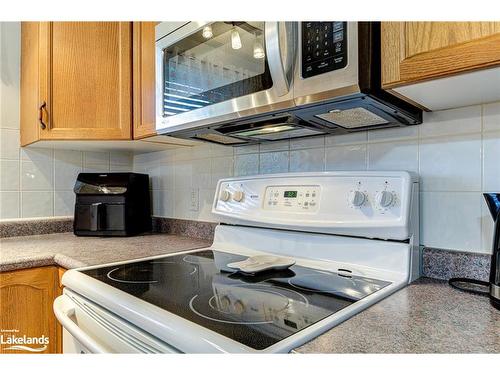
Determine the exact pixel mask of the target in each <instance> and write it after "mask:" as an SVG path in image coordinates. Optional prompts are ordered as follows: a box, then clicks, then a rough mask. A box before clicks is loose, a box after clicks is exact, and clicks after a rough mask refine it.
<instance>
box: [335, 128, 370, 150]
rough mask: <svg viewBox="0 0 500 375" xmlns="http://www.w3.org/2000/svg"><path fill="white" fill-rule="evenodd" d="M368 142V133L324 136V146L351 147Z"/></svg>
mask: <svg viewBox="0 0 500 375" xmlns="http://www.w3.org/2000/svg"><path fill="white" fill-rule="evenodd" d="M367 140H368V133H367V132H365V131H361V132H355V133H349V134H342V135H327V136H325V146H326V147H330V146H341V145H352V144H359V143H366V141H367Z"/></svg>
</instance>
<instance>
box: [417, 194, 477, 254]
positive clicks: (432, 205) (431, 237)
mask: <svg viewBox="0 0 500 375" xmlns="http://www.w3.org/2000/svg"><path fill="white" fill-rule="evenodd" d="M481 199H483V198H482V196H481V193H479V192H478V193H463V192H422V193H420V243H421V244H422V245H424V246H428V247H436V248H442V249H453V250H462V251H476V252H477V251H481V221H482V220H481V219H482V212H481Z"/></svg>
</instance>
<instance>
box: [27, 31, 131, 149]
mask: <svg viewBox="0 0 500 375" xmlns="http://www.w3.org/2000/svg"><path fill="white" fill-rule="evenodd" d="M21 54H22V56H21V60H22V63H21V75H22V78H21V81H22V83H21V108H22V111H21V138H22V145H26V144H28V143H31V142H34V141H37V140H128V139H131V138H132V24H131V23H130V22H28V23H23V27H22V52H21ZM35 67H36V68H35ZM33 93H37V100H36V101H35V100H33V98H32V96H33V95H34V94H33ZM23 133H25V134H24V135H23Z"/></svg>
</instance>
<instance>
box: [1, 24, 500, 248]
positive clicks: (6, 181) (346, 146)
mask: <svg viewBox="0 0 500 375" xmlns="http://www.w3.org/2000/svg"><path fill="white" fill-rule="evenodd" d="M19 29H20V24H19V23H0V43H1V44H0V219H11V218H25V217H40V216H61V215H71V214H72V211H73V204H74V194H73V193H72V188H73V184H74V180H75V177H76V175H77V174H78V172H80V171H92V172H107V171H127V170H131V169H132V168H133V169H135V170H136V171H138V172H144V173H149V174H150V176H151V189H152V197H153V213H154V214H155V215H157V216H162V217H169V218H177V219H191V220H202V221H215V218H214V217H213V216H212V215H211V204H212V200H213V196H214V193H215V186H216V183H217V180H218V179H220V178H223V177H230V176H243V175H252V174H260V173H277V172H288V171H325V170H326V171H328V170H376V169H379V170H409V171H414V172H417V173H418V174H419V175H420V177H421V186H420V188H421V192H420V209H421V212H420V217H421V223H420V228H421V229H420V230H421V233H420V239H421V244H422V245H424V246H427V247H432V248H445V249H453V250H462V251H474V252H483V253H489V252H490V251H491V250H490V247H491V241H492V236H493V234H492V228H493V223H492V220H491V218H490V216H489V213H488V210H487V207H486V205H485V203H484V202H483V198H482V195H481V193H482V192H485V191H489V192H492V191H500V103H492V104H486V105H482V106H472V107H466V108H458V109H452V110H447V111H440V112H433V113H425V114H424V123H423V124H422V125H420V126H413V127H406V128H394V129H386V130H374V131H369V132H358V133H353V134H349V135H344V136H335V137H330V136H328V137H315V138H305V139H298V140H291V141H286V142H278V143H270V144H263V145H260V146H245V147H237V148H231V147H222V146H217V145H210V144H200V145H199V146H196V147H187V148H179V149H171V150H166V151H160V152H154V153H147V154H137V155H132V154H130V153H123V152H113V153H108V152H83V151H74V150H68V151H66V150H59V149H57V150H53V149H36V148H24V149H20V147H19V78H20V77H19V73H20V72H19V71H20V39H19V38H20V30H19ZM7 35H8V37H7ZM6 51H8V52H9V53H7V52H6ZM193 195H194V197H195V198H198V199H195V201H194V202H193V199H192V196H193Z"/></svg>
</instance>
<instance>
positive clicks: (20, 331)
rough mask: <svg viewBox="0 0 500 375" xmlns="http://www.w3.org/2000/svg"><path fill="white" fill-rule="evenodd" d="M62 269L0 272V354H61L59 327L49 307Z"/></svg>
mask: <svg viewBox="0 0 500 375" xmlns="http://www.w3.org/2000/svg"><path fill="white" fill-rule="evenodd" d="M63 271H64V270H63V269H61V268H59V267H56V266H47V267H38V268H31V269H23V270H16V271H9V272H1V273H0V353H5V354H8V353H9V354H14V353H44V354H54V353H61V352H62V328H61V326H60V325H59V323H58V322H57V319H56V317H55V315H54V312H53V309H52V304H53V302H54V299H55V298H56V297H57V296H58V295H60V294H61V292H62V284H61V282H60V278H61V276H62V273H63Z"/></svg>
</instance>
